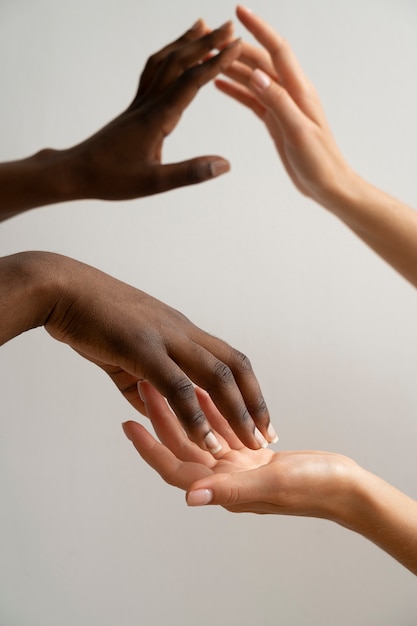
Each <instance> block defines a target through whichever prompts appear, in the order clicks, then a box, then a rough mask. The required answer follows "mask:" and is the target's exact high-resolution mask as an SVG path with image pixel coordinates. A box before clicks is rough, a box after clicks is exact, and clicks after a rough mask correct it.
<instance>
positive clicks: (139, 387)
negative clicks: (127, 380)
mask: <svg viewBox="0 0 417 626" xmlns="http://www.w3.org/2000/svg"><path fill="white" fill-rule="evenodd" d="M137 388H138V394H139V398H140V399H141V400H142V402H145V399H144V397H143V393H142V381H141V380H138V382H137Z"/></svg>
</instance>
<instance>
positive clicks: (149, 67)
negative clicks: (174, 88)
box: [135, 19, 209, 100]
mask: <svg viewBox="0 0 417 626" xmlns="http://www.w3.org/2000/svg"><path fill="white" fill-rule="evenodd" d="M208 32H209V28H208V27H207V25H206V24H205V22H204V21H203V20H201V19H199V20H197V21H196V22H195V24H193V26H192V27H191V28H189V29H188V30H187V31H186V32H185V33H184V34H183V35H181V37H178V39H176V40H175V41H172V42H171V43H169V44H168V45H166V46H164V47H163V48H162V49H161V50H159V51H158V52H155V53H154V54H153V55H152V56H150V57H149V59H148V60H147V62H146V65H145V68H144V70H143V72H142V75H141V77H140V80H139V88H138V92H137V94H136V96H135V100H136V99H137V98H139V97H142V96H144V95H145V93H146V91H147V89H148V88H149V86H150V85H151V84H152V83H153V81H154V80H155V77H156V76H157V74H158V72H159V69H160V67H161V65H162V64H163V62H164V61H165V59H166V57H167V56H168V55H169V54H171V53H172V52H174V51H175V50H177V49H178V48H181V47H183V46H184V45H186V44H189V43H191V42H193V41H196V40H197V39H200V38H201V37H202V36H203V35H205V34H207V33H208Z"/></svg>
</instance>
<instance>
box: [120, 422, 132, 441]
mask: <svg viewBox="0 0 417 626" xmlns="http://www.w3.org/2000/svg"><path fill="white" fill-rule="evenodd" d="M126 424H127V422H123V424H122V428H123V432H124V434H125V435H126V437H127V438H128V439H129V441H132V440H131V438H130V437H129V434H128V432H127V431H126V428H125V426H126Z"/></svg>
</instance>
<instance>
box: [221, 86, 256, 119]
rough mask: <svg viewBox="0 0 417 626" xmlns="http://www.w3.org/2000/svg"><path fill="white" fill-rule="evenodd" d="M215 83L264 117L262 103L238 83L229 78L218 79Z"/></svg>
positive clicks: (224, 91)
mask: <svg viewBox="0 0 417 626" xmlns="http://www.w3.org/2000/svg"><path fill="white" fill-rule="evenodd" d="M214 84H215V85H216V87H217V88H218V89H219V90H220V91H221V92H223V93H224V94H226V95H227V96H229V97H230V98H233V99H234V100H236V101H237V102H239V103H240V104H243V106H245V107H247V108H248V109H251V110H252V111H253V112H254V113H255V115H256V116H257V117H259V118H260V119H263V117H264V115H265V107H264V106H262V105H261V104H260V102H259V101H258V100H257V99H256V98H255V97H254V96H253V94H252V93H251V92H250V91H248V89H246V87H243V86H241V85H239V84H238V83H232V82H230V81H227V80H222V79H221V78H219V79H217V80H216V81H215V82H214Z"/></svg>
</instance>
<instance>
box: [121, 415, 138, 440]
mask: <svg viewBox="0 0 417 626" xmlns="http://www.w3.org/2000/svg"><path fill="white" fill-rule="evenodd" d="M136 423H137V422H133V421H132V420H129V421H127V422H123V423H122V429H123V432H124V434H125V435H126V437H127V438H128V439H129V441H132V440H133V433H132V428H134V424H136Z"/></svg>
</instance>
